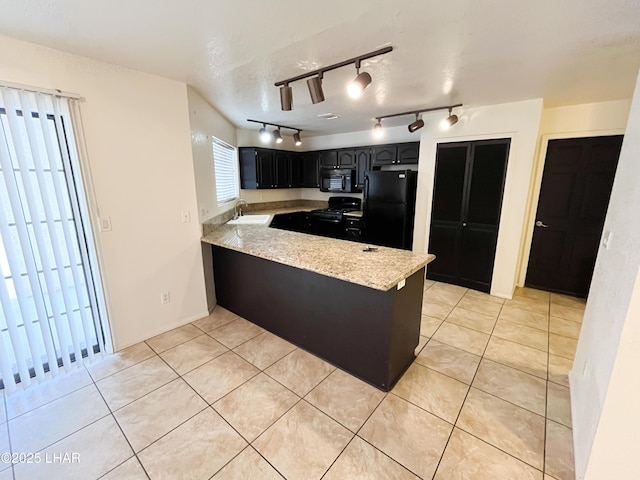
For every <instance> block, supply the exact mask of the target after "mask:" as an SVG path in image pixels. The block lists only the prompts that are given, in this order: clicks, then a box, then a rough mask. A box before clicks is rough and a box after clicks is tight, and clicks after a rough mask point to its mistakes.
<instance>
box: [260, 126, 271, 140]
mask: <svg viewBox="0 0 640 480" xmlns="http://www.w3.org/2000/svg"><path fill="white" fill-rule="evenodd" d="M259 134H260V141H261V142H262V143H269V142H270V141H271V134H270V133H269V132H268V131H267V125H266V124H264V123H263V124H262V128H261V129H260V130H259Z"/></svg>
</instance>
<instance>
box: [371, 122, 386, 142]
mask: <svg viewBox="0 0 640 480" xmlns="http://www.w3.org/2000/svg"><path fill="white" fill-rule="evenodd" d="M376 120H377V122H376V124H375V125H374V126H373V136H374V137H376V138H382V137H383V136H384V130H383V129H382V121H381V120H382V119H381V118H376Z"/></svg>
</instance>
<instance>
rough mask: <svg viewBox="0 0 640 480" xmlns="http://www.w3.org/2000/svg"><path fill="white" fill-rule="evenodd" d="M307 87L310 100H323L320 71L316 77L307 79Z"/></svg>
mask: <svg viewBox="0 0 640 480" xmlns="http://www.w3.org/2000/svg"><path fill="white" fill-rule="evenodd" d="M307 87H308V88H309V95H311V102H313V103H314V104H315V103H320V102H324V92H323V91H322V73H320V75H318V76H317V77H311V78H310V79H309V80H307Z"/></svg>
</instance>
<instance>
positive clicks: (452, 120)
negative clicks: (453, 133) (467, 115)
mask: <svg viewBox="0 0 640 480" xmlns="http://www.w3.org/2000/svg"><path fill="white" fill-rule="evenodd" d="M456 123H458V116H457V115H451V108H450V109H449V116H448V117H447V118H443V119H442V121H441V122H440V128H441V129H442V130H448V129H449V128H451V127H452V126H453V125H455V124H456Z"/></svg>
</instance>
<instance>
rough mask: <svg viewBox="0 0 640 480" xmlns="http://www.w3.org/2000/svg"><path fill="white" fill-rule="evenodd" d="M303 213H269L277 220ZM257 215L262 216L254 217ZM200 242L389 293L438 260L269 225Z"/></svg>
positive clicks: (225, 231)
mask: <svg viewBox="0 0 640 480" xmlns="http://www.w3.org/2000/svg"><path fill="white" fill-rule="evenodd" d="M301 210H304V208H302V209H301V208H288V209H281V210H278V211H275V210H270V211H264V212H259V213H264V214H277V213H288V212H295V211H301ZM256 213H258V212H256ZM202 241H203V242H205V243H210V244H212V245H217V246H220V247H225V248H229V249H231V250H236V251H238V252H242V253H246V254H249V255H253V256H255V257H259V258H264V259H265V260H270V261H273V262H278V263H282V264H284V265H289V266H292V267H296V268H301V269H304V270H309V271H311V272H315V273H319V274H321V275H327V276H329V277H333V278H337V279H339V280H344V281H346V282H351V283H355V284H358V285H363V286H365V287H370V288H374V289H376V290H383V291H387V290H390V289H391V288H394V287H395V286H396V285H397V284H398V283H399V282H400V281H402V280H404V279H405V278H407V277H409V276H410V275H412V274H413V273H415V272H417V271H418V270H420V269H421V268H422V267H424V266H425V265H426V264H427V263H429V262H431V261H433V260H434V259H435V256H434V255H431V254H424V253H414V252H411V251H407V250H399V249H396V248H387V247H378V246H376V248H377V250H376V251H373V252H364V251H363V249H364V248H365V247H367V245H366V244H364V243H357V242H349V241H347V240H338V239H334V238H327V237H319V236H316V235H308V234H306V233H298V232H290V231H287V230H280V229H277V228H270V227H268V225H228V224H224V225H219V226H217V227H215V229H214V230H213V231H212V232H211V233H209V234H208V235H206V236H204V237H202Z"/></svg>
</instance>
